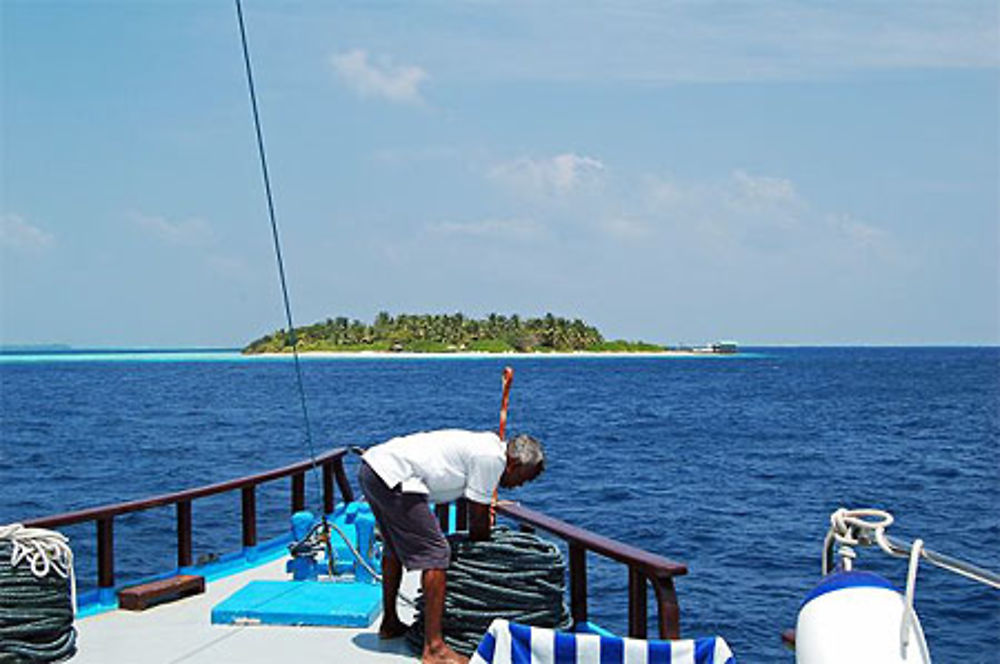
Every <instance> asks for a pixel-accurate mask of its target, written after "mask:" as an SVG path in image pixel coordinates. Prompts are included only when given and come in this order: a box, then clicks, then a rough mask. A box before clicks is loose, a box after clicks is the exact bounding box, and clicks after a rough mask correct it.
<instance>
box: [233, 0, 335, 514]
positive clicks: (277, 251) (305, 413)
mask: <svg viewBox="0 0 1000 664" xmlns="http://www.w3.org/2000/svg"><path fill="white" fill-rule="evenodd" d="M235 2H236V18H237V22H238V23H239V26H240V43H241V44H242V45H243V64H244V65H245V66H246V72H247V89H248V91H249V93H250V108H251V110H252V111H253V126H254V130H255V132H256V136H257V154H258V155H260V170H261V174H262V176H263V179H264V193H265V195H266V197H267V215H268V219H270V221H271V237H272V239H273V240H274V255H275V258H276V259H277V263H278V278H279V280H280V282H281V295H282V299H283V302H284V305H285V320H286V322H287V323H288V342H289V343H290V344H291V346H292V357H293V358H294V362H293V363H294V365H295V380H296V384H297V386H298V393H299V404H300V406H301V408H302V419H303V421H304V423H305V433H306V443H307V445H308V447H309V457H310V459H311V460H312V469H313V473H314V474H315V476H316V487H317V490H319V487H320V486H322V483H321V481H320V475H319V466H318V464H317V463H316V450H315V446H314V445H313V437H312V426H311V424H310V420H309V408H308V406H307V404H306V391H305V386H304V384H303V381H302V365H301V363H300V362H299V351H298V348H297V346H298V340H297V339H296V338H295V325H294V324H293V323H292V305H291V301H290V299H289V297H288V283H287V280H286V279H285V263H284V260H283V259H282V257H281V241H280V240H279V237H278V222H277V220H276V218H275V214H274V197H273V196H272V194H271V178H270V176H269V175H268V169H267V156H266V153H265V151H264V134H263V131H262V130H261V127H260V113H259V112H258V110H257V94H256V91H255V88H254V82H253V67H252V66H251V65H250V48H249V47H248V46H247V31H246V26H245V25H244V22H243V7H242V5H241V4H240V0H235ZM321 511H322V510H321ZM323 518H324V521H325V519H326V516H325V515H324V517H323Z"/></svg>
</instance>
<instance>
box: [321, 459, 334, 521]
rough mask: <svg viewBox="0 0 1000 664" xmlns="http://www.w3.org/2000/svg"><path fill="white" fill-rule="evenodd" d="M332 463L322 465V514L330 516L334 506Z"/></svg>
mask: <svg viewBox="0 0 1000 664" xmlns="http://www.w3.org/2000/svg"><path fill="white" fill-rule="evenodd" d="M333 463H334V462H333V461H327V462H325V463H324V464H323V512H324V513H325V514H330V513H332V512H333V507H334V505H335V504H336V503H335V501H334V496H333Z"/></svg>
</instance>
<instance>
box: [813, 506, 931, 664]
mask: <svg viewBox="0 0 1000 664" xmlns="http://www.w3.org/2000/svg"><path fill="white" fill-rule="evenodd" d="M893 521H894V519H893V516H892V514H890V513H889V512H886V511H885V510H878V509H871V508H867V509H854V510H849V509H846V508H843V507H841V508H839V509H838V510H836V511H835V512H834V513H833V514H831V515H830V530H829V531H828V532H827V534H826V538H825V540H824V542H823V575H824V576H825V575H826V574H828V573H829V571H830V570H829V569H828V568H829V562H830V552H831V550H832V545H833V543H834V542H836V543H837V544H838V545H839V548H838V549H837V555H838V556H840V562H841V567H842V568H843V569H844V570H845V571H850V570H851V566H852V561H853V560H854V559H855V558H856V557H857V553H856V552H855V551H854V547H855V546H858V545H861V546H871V545H872V544H876V545H878V547H879V548H880V549H882V550H883V551H885V552H886V553H888V554H889V555H890V556H894V557H897V558H898V557H901V556H908V557H909V559H910V564H909V567H908V569H907V574H906V594H905V595H904V598H903V617H902V620H901V622H900V625H899V648H900V653H901V655H902V656H903V657H904V658H905V657H906V650H907V648H908V647H909V645H910V630H911V629H912V630H913V631H914V632H915V633H916V636H917V645H918V647H919V648H920V655H921V658H922V660H923V662H925V664H930V652H929V650H928V648H927V641H926V639H925V637H924V632H923V628H922V627H921V626H920V621H919V620H917V614H916V610H915V609H914V608H913V597H914V595H915V594H916V590H917V568H918V566H919V564H920V556H921V554H922V553H923V550H924V542H923V540H921V539H918V540H915V541H914V542H913V545H912V547H911V548H910V551H909V552H908V553H907V554H900V553H899V552H898V551H896V550H894V549H893V548H892V545H891V544H890V543H889V540H888V538H887V537H886V534H885V529H886V528H888V527H889V526H891V525H892V523H893Z"/></svg>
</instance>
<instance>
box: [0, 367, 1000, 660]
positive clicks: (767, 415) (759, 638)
mask: <svg viewBox="0 0 1000 664" xmlns="http://www.w3.org/2000/svg"><path fill="white" fill-rule="evenodd" d="M749 350H750V351H753V353H754V354H753V355H750V354H749V353H748V354H747V355H743V354H741V355H737V356H734V357H728V358H726V360H725V361H681V360H680V359H679V358H678V359H676V360H675V358H665V357H655V356H654V357H649V356H634V357H622V356H611V357H598V358H593V357H586V358H575V357H572V356H569V357H566V356H563V357H549V356H544V355H527V356H524V355H521V356H513V355H487V356H483V357H476V358H474V361H455V360H465V359H466V358H465V357H455V358H446V359H442V358H439V357H427V358H419V361H414V360H413V359H412V358H408V357H397V356H394V355H390V356H388V357H378V358H373V357H371V356H364V355H351V356H344V357H335V358H330V357H309V356H308V355H304V356H303V358H304V359H305V360H306V361H305V362H303V365H302V374H303V382H304V386H305V395H306V401H307V404H308V410H309V412H310V417H311V422H312V425H311V426H312V436H313V438H314V440H315V444H316V449H317V451H318V452H322V451H325V450H327V449H330V448H333V447H340V446H346V445H355V444H359V445H369V444H373V443H376V442H380V441H382V440H386V439H388V438H390V437H393V436H396V435H400V434H403V433H409V432H413V431H419V430H429V429H436V428H447V427H460V428H468V429H477V430H487V429H495V427H496V424H497V410H498V406H499V399H500V391H499V387H500V375H501V371H502V369H503V367H504V366H507V365H509V366H512V367H513V368H514V370H515V377H514V387H513V391H512V395H511V409H510V420H509V424H508V426H509V427H510V431H512V432H519V431H523V432H526V433H531V434H532V435H535V436H537V437H538V438H540V439H541V440H542V442H543V444H544V445H545V446H546V450H547V454H548V463H547V470H546V472H545V474H544V475H543V476H542V478H541V479H540V480H539V481H537V482H533V483H530V484H528V485H526V486H524V487H522V488H520V489H517V490H515V491H513V492H508V493H507V494H506V495H504V496H503V497H504V498H510V499H513V500H519V501H521V502H523V503H524V504H525V505H527V506H529V507H531V508H533V509H538V510H541V511H543V512H545V513H546V514H550V515H552V516H554V517H556V518H559V519H562V520H564V521H567V522H569V523H572V524H574V525H578V526H581V527H584V528H588V529H590V530H593V531H595V532H597V533H600V534H603V535H606V536H608V537H612V538H615V539H618V540H620V541H623V542H626V543H628V544H632V545H635V546H638V547H641V548H643V549H647V550H649V551H652V552H654V553H657V554H660V555H663V556H666V557H668V558H672V559H675V560H678V561H681V562H684V563H685V564H686V565H687V566H688V569H689V574H688V575H687V576H684V577H681V578H679V579H678V580H677V592H678V598H679V601H680V607H681V627H682V631H683V633H684V634H685V635H688V636H701V635H712V634H720V635H722V636H724V637H725V638H726V639H727V641H729V643H730V644H732V645H733V648H734V651H735V653H736V655H737V657H738V658H739V661H744V662H770V661H791V660H792V655H790V654H789V653H787V652H786V651H784V649H783V648H782V646H781V641H780V634H781V632H782V631H783V630H785V629H787V628H790V627H793V626H794V624H795V617H796V613H797V610H798V606H799V602H801V600H802V598H804V597H805V595H806V593H808V591H809V590H810V589H811V588H812V587H813V586H814V585H815V584H816V583H817V582H818V581H819V561H820V552H821V548H822V541H823V536H824V534H825V532H826V529H827V527H828V524H829V515H830V513H831V512H832V511H834V510H835V509H837V508H838V507H877V508H881V509H886V510H889V511H890V512H892V513H893V514H894V515H895V517H896V524H895V525H894V526H893V527H892V529H891V530H890V534H891V535H894V536H898V537H902V538H908V539H912V538H914V537H921V538H923V539H924V540H925V541H926V545H927V547H928V548H930V549H933V550H937V551H940V552H942V553H945V554H948V555H951V556H955V557H958V558H961V559H965V560H968V561H970V562H972V563H975V564H978V565H981V566H983V567H986V568H987V569H992V570H998V569H1000V515H998V513H997V510H996V506H997V505H1000V477H998V468H1000V446H998V445H997V441H998V440H1000V409H998V405H1000V348H995V347H990V348H975V347H971V348H970V347H948V348H941V347H916V348H914V347H906V348H899V347H889V348H869V347H808V348H801V347H798V348H779V347H753V348H750V349H749ZM73 355H74V354H73V353H69V354H64V353H60V354H55V355H51V354H49V355H36V356H35V357H34V358H31V356H24V355H22V356H19V357H18V356H10V355H7V356H3V357H0V385H2V388H3V389H2V391H0V398H2V415H3V417H2V425H0V426H2V429H0V431H2V437H0V440H2V444H0V523H9V522H17V521H23V520H27V519H31V518H36V517H41V516H45V515H51V514H56V513H62V512H66V511H72V510H76V509H83V508H87V507H94V506H98V505H106V504H111V503H117V502H120V501H125V500H133V499H139V498H144V497H149V496H153V495H159V494H163V493H169V492H172V491H180V490H184V489H190V488H194V487H198V486H202V485H205V484H209V483H213V482H218V481H224V480H228V479H232V478H234V477H241V476H244V475H248V474H251V473H256V472H262V471H265V470H268V469H270V468H275V467H279V466H283V465H286V464H288V463H294V462H298V461H301V460H305V459H307V458H308V456H309V453H308V450H307V446H306V443H305V430H304V427H303V422H302V417H301V409H300V404H299V402H298V396H297V388H296V381H295V372H294V371H292V368H291V366H290V365H289V362H288V361H289V360H291V357H290V356H289V357H285V358H247V357H245V356H241V355H240V354H239V353H238V351H236V350H232V349H230V350H226V351H220V350H218V349H205V350H199V351H192V350H190V349H170V350H164V349H156V350H153V349H143V350H142V351H139V352H137V351H136V349H130V350H128V351H124V352H122V351H121V349H118V350H115V351H107V350H104V351H101V352H87V351H83V352H77V357H75V358H72V356H73ZM26 358H30V359H26ZM71 358H72V359H71ZM375 359H377V360H378V361H374V360H375ZM684 359H685V360H686V359H688V358H684ZM708 359H718V358H707V360H708ZM67 360H68V361H67ZM356 463H357V462H356V461H355V460H354V459H351V460H350V462H349V463H348V474H349V476H350V477H351V479H352V481H353V480H354V474H355V472H356V470H357V466H356ZM40 479H41V481H40ZM314 484H315V483H314V480H313V478H312V477H307V503H308V504H309V505H310V506H312V505H315V504H316V500H317V495H318V494H317V491H318V489H317V487H316V486H314ZM355 485H356V482H355ZM258 493H259V495H258V530H259V533H260V536H261V538H266V537H268V536H273V535H276V534H279V533H281V532H283V531H285V530H286V529H287V528H288V487H287V486H286V483H284V482H278V483H275V484H273V485H267V486H265V487H263V488H262V489H261V490H260V491H259V492H258ZM239 509H240V496H239V492H236V493H235V494H232V495H228V494H227V495H223V496H218V497H214V498H211V499H206V500H204V501H197V502H196V504H195V508H194V555H195V557H196V558H197V557H198V556H199V555H207V554H224V553H227V552H230V551H237V550H239V546H240V526H239V523H240V517H239ZM174 518H175V517H174V514H173V511H172V510H170V509H159V510H153V511H151V512H147V513H143V514H141V515H131V516H128V517H123V518H121V519H116V522H115V536H116V539H117V540H118V544H117V546H118V549H117V550H118V556H117V557H116V561H115V564H116V579H117V580H118V582H119V583H127V582H128V581H129V580H134V579H138V578H142V577H143V576H146V575H148V574H150V573H155V572H158V571H163V570H166V569H171V568H172V565H173V560H172V559H173V555H174V548H175V542H174ZM60 530H64V531H65V532H66V534H67V535H68V536H69V537H70V538H71V542H72V545H73V547H74V551H75V552H76V555H77V575H78V580H79V583H80V587H81V590H83V591H86V590H87V589H88V588H92V587H93V586H94V583H95V564H94V556H95V541H94V528H93V525H92V524H81V525H79V526H71V527H67V528H66V529H60ZM857 564H858V566H859V567H860V568H862V569H869V570H872V571H876V572H878V573H880V574H883V575H885V576H886V577H887V578H889V579H890V581H892V582H893V583H895V584H896V585H897V586H903V585H905V574H906V564H905V561H899V560H896V559H889V558H887V557H886V556H885V555H884V554H882V553H881V552H880V551H878V550H872V549H865V550H863V551H862V552H861V555H860V558H859V560H858V562H857ZM588 565H589V577H588V578H589V580H590V597H591V606H590V611H591V617H592V620H595V621H596V622H598V623H599V624H602V625H604V626H606V627H607V628H609V629H612V630H613V631H616V632H618V633H624V631H625V625H626V620H625V619H626V616H627V610H626V597H627V574H626V573H625V570H624V568H622V567H621V566H619V565H617V564H614V563H611V562H608V561H606V560H604V559H601V558H599V557H597V556H589V557H588ZM916 607H917V611H918V613H919V614H920V617H921V620H922V621H923V624H924V629H925V631H926V633H927V638H928V641H929V643H930V648H931V653H932V656H933V657H934V658H935V659H936V660H937V661H943V662H950V661H963V662H983V663H984V664H985V663H991V662H992V661H994V657H993V655H994V654H995V653H996V652H1000V593H997V592H996V591H995V590H992V589H989V588H986V587H984V586H981V585H978V584H976V583H974V582H972V581H969V580H966V579H963V578H960V577H957V576H955V575H953V574H949V573H946V572H943V571H941V570H938V569H935V568H933V567H932V566H931V565H929V564H924V565H922V566H921V568H920V574H919V577H918V583H917V591H916ZM653 616H655V609H654V608H652V607H651V608H650V617H653ZM783 658H784V659H783Z"/></svg>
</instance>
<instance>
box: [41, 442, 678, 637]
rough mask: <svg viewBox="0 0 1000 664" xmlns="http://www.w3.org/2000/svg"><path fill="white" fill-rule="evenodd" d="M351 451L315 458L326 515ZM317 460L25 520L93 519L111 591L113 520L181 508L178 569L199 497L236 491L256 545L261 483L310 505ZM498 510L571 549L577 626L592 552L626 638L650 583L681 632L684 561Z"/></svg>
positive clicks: (100, 566)
mask: <svg viewBox="0 0 1000 664" xmlns="http://www.w3.org/2000/svg"><path fill="white" fill-rule="evenodd" d="M346 454H347V450H346V449H343V448H338V449H334V450H331V451H329V452H327V453H325V454H322V455H320V456H319V457H317V458H316V460H315V465H317V466H319V467H320V468H321V469H322V483H323V487H322V493H323V509H324V510H325V511H326V512H327V513H330V512H333V510H334V507H335V505H336V500H335V498H336V496H335V494H334V483H336V485H337V488H338V489H339V490H340V494H341V498H342V499H343V501H344V502H350V501H352V500H354V492H353V490H352V489H351V484H350V482H349V481H348V479H347V475H346V474H345V472H344V463H343V460H344V456H345V455H346ZM313 465H314V462H313V461H312V460H306V461H301V462H299V463H294V464H292V465H289V466H285V467H283V468H276V469H273V470H269V471H266V472H263V473H258V474H256V475H248V476H247V477H242V478H240V479H235V480H229V481H227V482H220V483H218V484H210V485H207V486H203V487H199V488H196V489H189V490H187V491H179V492H177V493H169V494H164V495H161V496H155V497H153V498H146V499H143V500H135V501H131V502H125V503H118V504H115V505H106V506H103V507H95V508H91V509H85V510H80V511H77V512H68V513H65V514H57V515H54V516H47V517H42V518H38V519H31V520H28V521H26V522H25V524H24V525H26V526H30V527H37V528H57V527H59V526H66V525H71V524H76V523H84V522H88V521H93V522H94V523H95V524H96V525H97V581H98V588H99V589H102V590H106V589H113V588H114V585H115V577H114V559H115V558H114V520H115V517H118V516H121V515H123V514H129V513H131V512H140V511H144V510H148V509H152V508H156V507H163V506H169V505H174V506H176V514H177V566H178V567H179V568H180V567H189V566H190V565H191V564H192V544H193V542H192V518H191V503H192V502H193V501H194V500H197V499H199V498H204V497H207V496H214V495H217V494H220V493H226V492H229V491H235V490H237V489H238V490H239V491H240V497H241V506H242V530H243V546H244V547H253V546H256V545H257V494H256V489H257V486H258V485H260V484H264V483H266V482H271V481H274V480H278V479H281V478H285V477H290V478H291V491H290V493H291V501H290V505H289V507H290V511H291V512H297V511H299V510H302V509H304V508H305V478H306V473H307V472H308V471H309V470H310V469H311V468H312V467H313ZM436 510H437V515H438V518H439V519H440V520H441V524H442V529H443V530H445V531H447V529H448V525H449V518H450V517H449V514H450V511H449V510H450V506H449V505H439V506H437V508H436ZM497 512H498V514H500V515H501V516H504V517H507V518H510V519H513V520H514V521H517V522H518V523H519V524H520V525H521V528H522V529H525V530H529V529H534V528H538V529H541V530H544V531H546V532H548V533H551V534H552V535H555V536H556V537H559V538H561V539H562V540H563V541H564V542H566V544H567V546H568V549H569V582H570V613H571V615H572V618H573V622H574V624H577V625H580V624H583V623H586V622H587V621H588V610H587V558H586V554H587V552H588V551H589V552H591V553H595V554H597V555H601V556H604V557H606V558H610V559H612V560H615V561H618V562H620V563H622V564H623V565H625V566H626V567H628V632H629V636H631V637H634V638H645V637H646V623H647V618H648V616H647V611H646V599H647V587H648V585H652V587H653V592H654V593H655V596H656V602H657V609H658V625H659V636H660V638H664V639H676V638H678V637H679V636H680V609H679V606H678V603H677V594H676V591H675V589H674V582H673V579H674V577H675V576H682V575H684V574H687V567H686V566H685V565H683V564H682V563H678V562H674V561H672V560H668V559H667V558H663V557H662V556H658V555H656V554H653V553H650V552H648V551H644V550H642V549H639V548H637V547H634V546H630V545H628V544H624V543H622V542H618V541H616V540H613V539H610V538H607V537H603V536H601V535H598V534H596V533H592V532H590V531H588V530H584V529H583V528H579V527H577V526H573V525H571V524H568V523H566V522H564V521H560V520H559V519H554V518H552V517H550V516H547V515H545V514H542V513H541V512H537V511H535V510H532V509H529V508H527V507H524V506H523V505H520V504H517V503H500V504H499V505H498V506H497ZM455 523H456V525H457V528H458V529H459V530H464V529H466V528H467V527H468V504H467V503H466V502H465V501H464V500H459V501H457V502H456V503H455Z"/></svg>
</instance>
